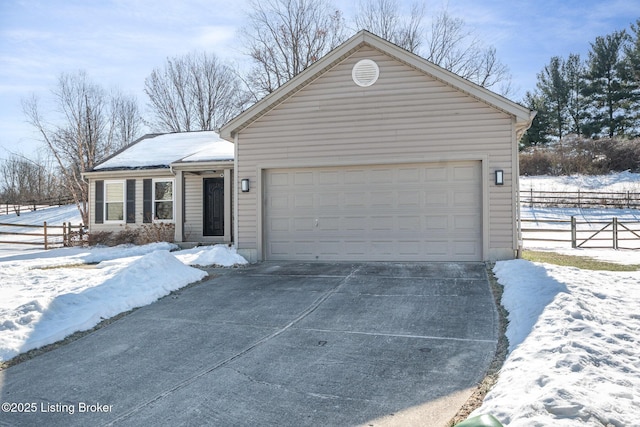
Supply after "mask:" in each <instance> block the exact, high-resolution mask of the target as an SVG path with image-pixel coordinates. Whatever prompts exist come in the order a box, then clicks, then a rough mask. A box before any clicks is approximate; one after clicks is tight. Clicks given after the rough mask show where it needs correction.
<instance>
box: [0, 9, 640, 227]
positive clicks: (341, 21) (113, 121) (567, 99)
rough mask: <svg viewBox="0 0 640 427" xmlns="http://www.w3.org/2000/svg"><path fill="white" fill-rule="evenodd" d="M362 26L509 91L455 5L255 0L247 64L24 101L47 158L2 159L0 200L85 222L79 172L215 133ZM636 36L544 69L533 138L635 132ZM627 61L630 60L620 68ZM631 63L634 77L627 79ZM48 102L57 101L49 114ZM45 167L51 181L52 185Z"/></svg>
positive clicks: (186, 68)
mask: <svg viewBox="0 0 640 427" xmlns="http://www.w3.org/2000/svg"><path fill="white" fill-rule="evenodd" d="M639 22H640V21H639ZM360 29H366V30H369V31H370V32H372V33H374V34H377V35H379V36H381V37H382V38H384V39H387V40H389V41H391V42H392V43H395V44H396V45H398V46H400V47H402V48H404V49H407V50H409V51H411V52H413V53H416V54H418V55H420V56H422V57H424V58H426V59H427V60H429V61H431V62H433V63H435V64H437V65H440V66H441V67H443V68H445V69H447V70H449V71H452V72H454V73H456V74H458V75H460V76H461V77H464V78H466V79H468V80H471V81H472V82H474V83H477V84H479V85H481V86H483V87H485V88H488V89H491V90H493V91H494V92H498V93H500V94H502V95H505V96H508V95H510V94H511V74H510V72H509V70H508V68H507V67H506V65H505V64H504V63H503V62H502V61H500V59H499V58H498V56H497V52H496V49H495V48H494V47H493V46H490V45H486V44H485V43H484V42H483V41H482V40H481V39H480V37H479V36H478V35H477V34H476V33H475V32H474V31H473V30H471V29H469V28H468V27H467V26H466V24H465V22H464V20H462V19H460V18H458V17H455V16H452V15H451V14H450V13H449V12H448V10H447V9H439V10H429V9H427V6H426V3H425V2H424V1H422V0H417V1H416V2H414V3H413V4H411V5H410V6H409V7H408V8H406V9H403V8H402V6H401V5H400V3H399V1H398V0H360V1H359V2H358V4H357V7H356V12H355V15H354V16H353V17H351V18H350V19H349V20H347V19H346V18H345V17H344V15H343V13H342V12H341V11H340V10H339V9H337V8H336V7H335V6H334V5H333V4H332V3H331V1H330V0H250V2H249V8H248V9H247V12H246V16H245V25H243V26H242V27H241V28H240V29H239V30H238V36H239V40H241V43H242V46H243V47H244V51H245V53H246V55H248V57H249V58H250V60H251V61H250V64H251V65H250V66H249V67H248V68H247V69H244V70H239V69H237V68H235V67H232V66H230V65H228V63H227V62H225V61H224V60H222V59H220V58H218V57H217V56H216V55H215V53H212V52H191V53H187V54H184V55H181V56H175V57H170V58H167V59H166V62H165V63H164V64H162V65H160V66H157V67H155V68H153V69H152V70H151V72H150V74H149V75H148V77H147V78H146V79H145V81H144V93H145V95H146V97H147V102H146V110H145V111H144V112H143V109H142V108H141V107H140V104H139V102H138V100H137V99H136V98H135V97H133V96H130V95H126V94H123V93H121V92H120V91H118V90H115V91H108V90H106V89H104V88H103V87H101V86H100V85H99V84H97V83H95V82H94V81H92V80H91V79H90V77H89V76H87V74H86V73H85V72H84V71H79V72H75V73H63V74H61V75H60V76H59V78H58V80H57V84H56V85H55V87H53V88H52V89H51V93H50V97H49V98H48V99H47V100H46V101H47V102H43V101H42V100H40V99H38V98H37V97H35V96H31V97H29V98H26V99H24V100H23V110H24V114H25V116H26V118H27V121H28V122H29V123H30V124H31V125H32V126H33V128H34V129H36V130H37V132H38V133H39V135H40V139H41V140H42V142H43V144H44V146H45V147H46V149H47V150H46V152H47V153H48V154H49V157H47V158H45V159H28V158H26V157H24V156H21V155H19V154H13V155H12V156H10V157H9V159H7V160H5V161H4V162H2V164H0V170H2V171H7V172H5V173H4V174H3V177H4V180H2V181H0V199H3V201H9V202H13V203H17V204H19V203H21V202H22V201H26V200H31V199H34V198H35V199H38V198H49V197H52V196H54V197H55V196H57V195H58V193H59V192H62V193H64V194H69V195H72V196H73V198H74V200H75V202H76V204H77V206H78V209H79V211H80V213H81V215H82V217H83V222H84V223H85V224H86V223H88V206H87V204H86V202H87V199H88V187H87V184H86V182H85V181H84V180H83V179H82V173H83V172H85V171H88V170H91V169H92V168H93V167H94V166H95V165H96V164H97V163H99V162H100V161H102V160H103V159H104V158H106V157H107V156H109V155H111V154H113V153H115V152H116V151H118V150H120V149H122V148H124V147H126V146H127V145H129V144H131V143H132V142H133V141H135V140H136V139H137V138H139V137H140V136H142V133H143V132H157V133H164V132H183V131H199V130H218V129H219V128H220V127H221V126H222V125H223V124H224V123H226V122H227V121H228V120H230V119H231V118H233V117H234V116H236V115H237V114H238V113H240V112H241V111H243V110H245V109H246V108H248V107H249V106H251V105H252V104H254V103H255V102H257V101H258V100H260V99H261V98H263V97H264V96H266V95H268V94H269V93H271V92H273V91H274V90H276V89H277V88H278V87H279V86H281V85H282V84H284V83H285V82H287V81H288V80H290V79H291V78H292V77H294V76H295V75H297V74H298V73H300V72H301V71H303V70H304V69H305V68H307V67H308V66H310V65H311V64H313V63H314V62H315V61H317V60H318V59H320V58H321V57H323V56H324V55H325V54H327V53H328V52H329V51H330V50H332V49H333V48H335V47H337V46H338V45H339V44H341V43H342V42H344V41H345V40H346V39H347V38H348V37H349V36H351V34H353V33H355V32H356V31H358V30H360ZM631 31H632V32H633V34H634V35H635V38H634V37H632V36H630V35H628V34H627V33H626V32H624V31H623V32H620V33H614V34H613V35H611V36H607V37H604V38H598V39H597V40H596V42H595V43H594V44H592V46H593V47H592V51H593V52H592V53H590V55H589V59H588V61H586V62H584V63H583V62H582V61H581V60H580V58H579V57H578V56H577V55H572V56H570V57H569V58H568V59H566V60H564V59H561V58H554V59H552V61H551V63H550V64H549V66H547V67H545V69H544V70H543V72H541V73H540V76H539V83H538V88H537V89H536V90H535V91H534V92H531V93H527V96H526V100H525V103H526V104H527V105H528V106H529V107H530V108H532V109H535V110H537V111H538V112H539V113H538V116H537V118H536V121H535V122H534V125H533V126H532V129H531V130H530V131H529V132H528V133H527V135H526V136H525V140H524V141H525V145H540V144H546V143H547V142H549V141H550V140H551V139H553V138H554V137H555V138H560V139H562V138H563V137H564V136H565V135H567V134H568V133H577V134H578V135H591V136H596V135H600V134H602V132H606V131H611V132H613V133H614V134H616V135H617V134H620V133H621V132H622V133H624V134H630V133H631V132H637V131H638V126H639V125H638V123H636V122H634V121H633V120H631V117H632V116H631V115H630V114H627V113H629V112H631V111H632V109H633V111H634V114H636V117H637V107H638V105H637V104H638V101H637V98H635V96H637V92H638V91H637V83H638V80H639V76H640V71H638V70H640V59H639V58H640V53H639V52H640V45H639V42H638V26H637V25H636V26H632V28H631ZM616 49H617V50H616ZM613 52H615V55H613ZM611 55H613V57H612V58H611V57H610V56H611ZM616 55H617V56H616ZM619 57H621V58H622V57H623V58H624V61H623V62H624V64H628V65H625V67H622V66H619V65H617V64H618V62H620V61H618V58H619ZM611 61H613V65H610V62H611ZM634 64H635V65H634ZM633 67H635V68H633ZM632 70H635V71H634V72H635V74H633V73H632V74H629V73H631V71H632ZM631 75H632V76H633V77H629V76H631ZM634 79H635V80H634ZM623 81H624V85H623ZM630 82H635V83H633V84H634V85H635V86H633V88H634V89H633V90H631V89H627V91H628V92H627V93H633V94H634V95H633V96H631V95H628V96H626V95H625V96H626V98H623V97H622V95H621V93H622V89H621V88H622V86H624V87H625V88H627V87H629V88H630V87H632V86H627V85H628V84H631V83H630ZM629 90H630V92H629ZM44 105H53V106H54V108H53V110H52V111H45V110H44V107H43V106H44ZM607 108H608V109H607ZM609 112H610V114H607V113H609ZM607 119H608V120H609V121H607ZM19 170H21V171H22V172H16V171H19ZM26 171H29V173H30V174H32V175H33V176H34V177H36V178H34V179H33V180H26V179H20V178H16V179H14V178H12V177H24V176H27V172H26ZM43 173H44V174H45V175H46V179H48V180H49V181H48V182H47V184H44V185H42V184H41V183H43V182H45V180H44V178H43V176H42V174H43ZM27 181H29V182H31V181H33V182H36V183H37V185H35V184H34V185H31V184H29V185H26V182H27ZM23 184H24V185H23ZM54 193H55V194H54Z"/></svg>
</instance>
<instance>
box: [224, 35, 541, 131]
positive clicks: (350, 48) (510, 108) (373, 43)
mask: <svg viewBox="0 0 640 427" xmlns="http://www.w3.org/2000/svg"><path fill="white" fill-rule="evenodd" d="M363 46H369V47H371V48H374V49H377V50H379V51H381V52H383V53H385V54H387V55H389V56H391V57H392V58H394V59H396V60H398V61H400V62H402V63H404V64H407V65H408V66H410V67H412V68H414V69H416V70H418V71H420V72H423V73H425V74H427V75H429V76H431V77H432V78H434V79H436V80H438V81H440V82H442V83H444V84H446V85H448V86H450V87H452V88H454V89H456V90H458V91H460V92H462V93H465V94H467V95H469V96H471V97H473V98H475V99H477V100H479V101H481V102H483V103H485V104H487V105H489V106H491V107H493V108H496V109H498V110H500V111H502V112H504V113H506V114H508V115H510V116H512V117H514V120H515V123H516V131H517V132H518V134H521V133H522V132H524V131H525V130H526V129H528V128H529V126H530V125H531V121H532V120H533V117H535V112H532V111H530V110H529V109H527V108H525V107H523V106H521V105H519V104H517V103H515V102H513V101H511V100H509V99H507V98H505V97H503V96H501V95H498V94H496V93H494V92H492V91H490V90H488V89H485V88H483V87H481V86H479V85H477V84H475V83H473V82H471V81H469V80H466V79H464V78H462V77H460V76H458V75H456V74H454V73H452V72H450V71H448V70H445V69H444V68H442V67H439V66H437V65H435V64H433V63H431V62H429V61H427V60H426V59H424V58H422V57H420V56H418V55H415V54H413V53H411V52H409V51H407V50H404V49H402V48H400V47H398V46H396V45H394V44H392V43H390V42H388V41H386V40H384V39H382V38H380V37H378V36H376V35H374V34H372V33H370V32H368V31H366V30H363V31H360V32H358V33H357V34H356V35H354V36H353V37H351V38H350V39H349V40H347V41H346V42H344V43H343V44H342V45H340V46H338V47H337V48H335V49H334V50H332V51H331V52H329V53H328V54H327V55H325V56H324V57H323V58H321V59H320V60H318V61H317V62H315V63H314V64H312V65H311V66H309V67H308V68H307V69H305V70H304V71H303V72H301V73H300V74H298V75H297V76H295V77H294V78H292V79H291V80H289V81H288V82H287V83H285V84H284V85H282V86H281V87H279V88H278V89H277V90H275V91H274V92H273V93H271V94H269V95H267V96H266V97H265V98H263V99H262V100H261V101H259V102H258V103H256V104H254V105H253V106H252V107H250V108H249V109H247V110H246V111H244V112H243V113H241V114H239V115H238V116H236V117H235V118H234V119H233V120H231V121H230V122H229V123H227V124H225V125H224V126H223V127H222V128H221V129H220V137H222V138H224V139H226V140H228V141H233V138H234V136H235V134H237V133H238V132H240V131H241V130H242V129H244V128H246V127H247V126H249V125H250V124H251V123H252V122H254V121H256V120H258V119H259V118H260V117H262V116H263V115H264V114H266V113H267V112H269V111H270V110H271V109H273V108H275V107H276V106H277V105H279V104H281V103H282V102H284V101H285V100H286V99H288V98H289V97H291V96H292V95H294V94H295V93H297V92H298V91H299V90H300V89H302V88H303V87H305V86H307V85H308V84H310V83H311V82H312V81H314V80H316V79H317V78H318V77H320V76H321V75H323V74H324V73H326V72H327V71H328V70H329V69H331V68H333V67H334V66H335V65H337V64H338V63H340V62H341V61H343V60H344V59H345V58H347V57H349V56H350V55H351V54H353V53H354V52H356V51H357V50H358V49H360V48H362V47H363Z"/></svg>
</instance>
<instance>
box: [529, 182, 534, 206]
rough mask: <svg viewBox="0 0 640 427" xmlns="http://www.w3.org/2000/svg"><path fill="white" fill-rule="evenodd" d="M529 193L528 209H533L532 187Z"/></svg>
mask: <svg viewBox="0 0 640 427" xmlns="http://www.w3.org/2000/svg"><path fill="white" fill-rule="evenodd" d="M529 191H531V197H530V198H529V207H530V208H533V187H531V189H530V190H529Z"/></svg>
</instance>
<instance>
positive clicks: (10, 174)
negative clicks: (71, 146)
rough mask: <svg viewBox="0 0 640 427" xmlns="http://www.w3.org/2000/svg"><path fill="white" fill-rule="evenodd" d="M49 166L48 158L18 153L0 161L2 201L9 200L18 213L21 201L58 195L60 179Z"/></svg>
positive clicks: (37, 199) (29, 201) (22, 202)
mask: <svg viewBox="0 0 640 427" xmlns="http://www.w3.org/2000/svg"><path fill="white" fill-rule="evenodd" d="M52 166H53V165H51V164H50V162H49V161H45V160H42V159H40V158H37V159H36V160H31V159H29V158H27V157H25V156H22V155H19V154H12V155H11V156H10V157H9V158H7V159H5V160H3V161H2V162H0V176H1V179H2V180H1V181H0V195H1V196H2V199H3V200H4V202H5V203H11V204H12V205H13V209H14V211H15V212H16V214H18V215H20V207H21V206H22V205H26V204H30V203H31V202H37V201H44V200H46V199H52V198H56V197H58V196H60V194H59V189H60V185H59V179H58V176H57V175H56V174H55V173H54V172H52V170H55V168H53V167H52Z"/></svg>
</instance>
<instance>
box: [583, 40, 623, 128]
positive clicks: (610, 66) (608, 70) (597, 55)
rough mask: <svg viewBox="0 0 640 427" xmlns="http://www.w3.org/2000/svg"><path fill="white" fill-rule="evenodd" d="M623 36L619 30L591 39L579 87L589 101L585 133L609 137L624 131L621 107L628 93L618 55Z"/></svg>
mask: <svg viewBox="0 0 640 427" xmlns="http://www.w3.org/2000/svg"><path fill="white" fill-rule="evenodd" d="M626 40H627V34H626V32H625V31H624V30H623V31H615V32H614V33H613V34H609V35H607V36H605V37H597V38H596V41H595V42H594V43H591V51H590V52H589V60H588V71H587V74H586V81H587V85H586V87H585V89H584V91H583V94H584V95H585V96H586V97H587V98H588V99H589V104H590V113H591V114H590V120H589V121H588V123H587V125H586V126H585V128H584V129H585V134H587V135H589V136H592V137H597V136H608V137H609V138H613V137H614V136H616V135H620V134H623V132H624V124H625V123H624V122H625V113H626V112H625V109H626V108H628V105H627V103H628V101H629V98H630V96H631V94H630V91H629V85H628V84H627V82H626V81H625V79H624V77H625V75H626V73H625V63H624V61H623V58H622V55H621V52H622V49H623V45H624V43H625V41H626Z"/></svg>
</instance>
